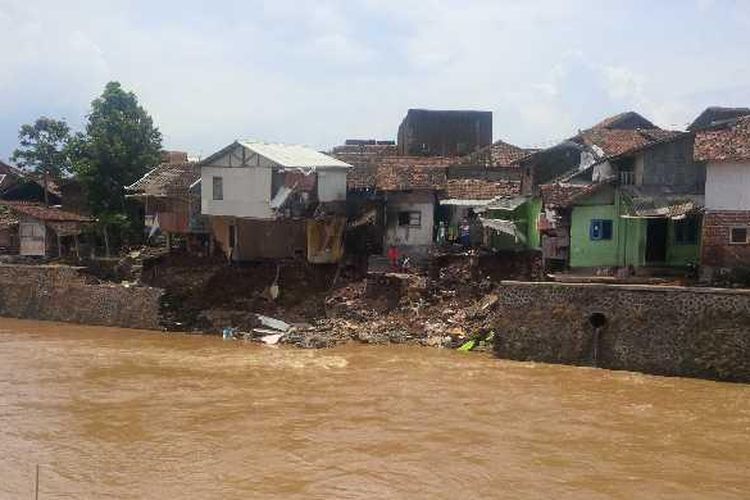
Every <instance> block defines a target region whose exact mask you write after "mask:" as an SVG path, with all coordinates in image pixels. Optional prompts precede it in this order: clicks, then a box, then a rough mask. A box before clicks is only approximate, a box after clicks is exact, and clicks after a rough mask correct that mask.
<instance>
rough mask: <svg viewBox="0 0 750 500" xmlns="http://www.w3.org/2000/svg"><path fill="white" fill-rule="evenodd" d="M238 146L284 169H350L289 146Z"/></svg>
mask: <svg viewBox="0 0 750 500" xmlns="http://www.w3.org/2000/svg"><path fill="white" fill-rule="evenodd" d="M238 142H239V144H240V145H242V146H243V147H245V148H247V149H249V150H250V151H253V152H254V153H257V154H259V155H260V156H263V157H265V158H268V159H269V160H271V161H272V162H274V163H276V164H278V165H280V166H282V167H286V168H350V167H351V165H349V164H348V163H346V162H343V161H341V160H337V159H336V158H333V157H331V156H328V155H325V154H323V153H320V152H319V151H315V150H314V149H311V148H308V147H305V146H298V145H291V144H269V143H265V142H248V141H238Z"/></svg>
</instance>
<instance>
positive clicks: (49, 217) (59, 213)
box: [0, 200, 93, 222]
mask: <svg viewBox="0 0 750 500" xmlns="http://www.w3.org/2000/svg"><path fill="white" fill-rule="evenodd" d="M0 205H2V206H6V207H8V208H9V209H10V210H12V211H13V212H15V213H17V214H23V215H28V216H29V217H33V218H34V219H38V220H43V221H46V222H92V221H93V219H91V218H90V217H86V216H85V215H81V214H76V213H73V212H67V211H65V210H61V209H59V208H56V207H45V206H43V205H39V204H36V203H28V202H23V201H7V200H0Z"/></svg>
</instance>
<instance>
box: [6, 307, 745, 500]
mask: <svg viewBox="0 0 750 500" xmlns="http://www.w3.org/2000/svg"><path fill="white" fill-rule="evenodd" d="M0 450H2V454H0V498H1V499H31V498H34V496H33V495H34V482H35V480H34V475H35V468H36V465H37V464H40V480H39V487H40V491H39V498H40V499H43V500H46V499H53V498H55V499H74V498H75V499H78V498H92V499H99V498H154V499H181V498H199V499H214V498H215V499H232V498H238V499H239V498H299V499H311V498H325V499H328V498H445V499H456V498H550V497H557V498H654V497H660V498H680V499H683V498H748V497H750V386H747V385H732V384H722V383H714V382H708V381H701V380H689V379H676V378H675V379H669V378H659V377H652V376H646V375H639V374H634V373H625V372H609V371H603V370H596V369H588V368H573V367H563V366H550V365H540V364H532V363H515V362H507V361H500V360H497V359H492V358H490V357H488V356H485V355H481V354H468V355H467V354H462V353H458V352H454V351H440V350H434V349H428V348H415V347H408V348H407V347H367V346H351V347H346V348H341V349H335V350H324V351H301V350H293V349H283V348H282V349H274V348H268V347H262V346H258V345H250V344H244V343H241V342H224V341H222V340H220V339H217V338H212V337H211V338H209V337H196V336H180V335H163V334H159V333H153V332H139V331H133V330H117V329H107V328H95V327H83V326H74V325H60V324H54V323H38V322H29V321H18V320H11V319H6V318H0Z"/></svg>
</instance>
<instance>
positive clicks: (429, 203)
mask: <svg viewBox="0 0 750 500" xmlns="http://www.w3.org/2000/svg"><path fill="white" fill-rule="evenodd" d="M402 212H412V213H418V214H419V226H415V225H402V224H399V213H402ZM434 213H435V200H434V196H433V195H432V193H390V194H388V199H387V201H386V227H385V247H386V248H388V247H390V246H415V247H426V246H429V245H432V235H433V227H434V224H435V222H434Z"/></svg>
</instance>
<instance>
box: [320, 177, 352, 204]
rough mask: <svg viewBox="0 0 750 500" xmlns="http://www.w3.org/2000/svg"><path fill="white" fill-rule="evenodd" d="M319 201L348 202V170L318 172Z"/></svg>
mask: <svg viewBox="0 0 750 500" xmlns="http://www.w3.org/2000/svg"><path fill="white" fill-rule="evenodd" d="M318 200H319V201H322V202H327V201H345V200H346V170H344V169H336V170H318Z"/></svg>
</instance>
